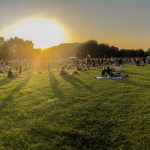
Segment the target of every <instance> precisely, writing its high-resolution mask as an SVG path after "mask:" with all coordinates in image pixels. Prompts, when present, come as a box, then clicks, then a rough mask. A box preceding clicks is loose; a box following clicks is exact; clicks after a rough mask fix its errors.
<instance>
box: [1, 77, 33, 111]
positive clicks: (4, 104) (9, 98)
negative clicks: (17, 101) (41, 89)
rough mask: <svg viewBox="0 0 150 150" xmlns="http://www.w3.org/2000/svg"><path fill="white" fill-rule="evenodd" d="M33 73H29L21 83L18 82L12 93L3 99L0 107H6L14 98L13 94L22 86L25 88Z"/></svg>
mask: <svg viewBox="0 0 150 150" xmlns="http://www.w3.org/2000/svg"><path fill="white" fill-rule="evenodd" d="M30 78H31V74H30V75H28V76H27V77H26V78H25V79H24V80H23V81H22V82H21V83H20V84H18V85H17V86H16V87H15V88H14V89H13V90H11V91H10V93H9V94H8V95H7V96H6V97H5V98H4V99H3V100H2V101H1V103H0V109H1V110H2V109H4V108H5V107H6V106H7V105H8V103H9V102H10V101H11V100H12V98H13V95H14V94H15V93H17V92H19V91H20V89H21V88H23V87H24V86H25V85H26V84H27V83H28V82H29V80H30Z"/></svg>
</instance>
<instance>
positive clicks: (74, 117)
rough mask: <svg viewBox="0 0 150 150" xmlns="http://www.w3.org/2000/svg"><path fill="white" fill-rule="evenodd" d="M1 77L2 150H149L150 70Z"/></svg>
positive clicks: (0, 130) (52, 72) (137, 69)
mask: <svg viewBox="0 0 150 150" xmlns="http://www.w3.org/2000/svg"><path fill="white" fill-rule="evenodd" d="M125 69H126V70H128V71H129V77H126V78H124V79H122V80H108V79H106V80H105V79H104V80H96V79H95V77H96V75H98V74H99V69H96V70H92V71H88V72H81V73H80V75H75V76H73V75H70V76H67V77H61V76H59V74H58V72H54V71H51V72H49V73H48V72H47V73H46V74H38V75H31V74H25V73H24V74H22V75H21V76H20V77H19V78H16V79H8V78H5V77H0V150H1V149H2V150H3V149H4V150H51V149H53V150H82V149H83V150H101V149H102V150H107V149H109V150H111V149H114V150H130V149H131V150H132V149H133V150H134V149H136V150H148V149H150V66H148V65H147V66H146V67H136V66H132V65H128V66H126V67H125Z"/></svg>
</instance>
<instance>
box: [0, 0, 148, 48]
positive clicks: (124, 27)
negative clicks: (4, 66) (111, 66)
mask: <svg viewBox="0 0 150 150" xmlns="http://www.w3.org/2000/svg"><path fill="white" fill-rule="evenodd" d="M149 7H150V0H0V32H2V30H3V28H4V27H6V26H8V25H9V26H10V25H11V24H12V25H13V24H15V23H16V22H18V21H20V20H22V19H24V18H28V17H32V18H34V17H37V16H40V17H47V18H55V19H56V20H58V21H59V22H61V23H62V24H64V26H65V27H66V28H67V29H68V30H69V31H70V38H71V42H82V41H86V40H90V39H95V40H97V41H99V42H103V43H109V44H111V45H115V46H119V47H120V48H144V49H147V48H149V47H150V9H149Z"/></svg>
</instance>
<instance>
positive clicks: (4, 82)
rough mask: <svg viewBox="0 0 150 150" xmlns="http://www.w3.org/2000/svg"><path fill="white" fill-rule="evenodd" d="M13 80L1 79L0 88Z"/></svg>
mask: <svg viewBox="0 0 150 150" xmlns="http://www.w3.org/2000/svg"><path fill="white" fill-rule="evenodd" d="M14 79H15V78H13V79H9V78H8V77H5V78H3V79H1V80H0V86H3V85H6V84H8V83H9V82H11V81H13V80H14Z"/></svg>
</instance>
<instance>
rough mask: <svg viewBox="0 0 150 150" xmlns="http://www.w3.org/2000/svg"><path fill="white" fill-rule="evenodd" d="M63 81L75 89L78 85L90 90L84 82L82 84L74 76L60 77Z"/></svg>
mask: <svg viewBox="0 0 150 150" xmlns="http://www.w3.org/2000/svg"><path fill="white" fill-rule="evenodd" d="M62 78H63V79H64V80H65V81H67V82H69V83H70V84H72V85H73V86H74V87H75V88H79V86H80V85H82V86H84V87H85V88H87V89H90V90H91V89H92V88H91V87H89V86H88V85H86V84H85V83H84V82H82V81H81V80H80V79H79V78H77V77H75V76H72V75H70V76H63V77H62Z"/></svg>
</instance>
